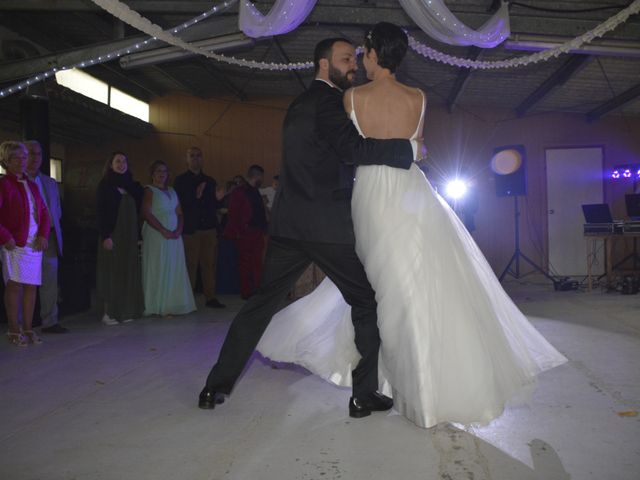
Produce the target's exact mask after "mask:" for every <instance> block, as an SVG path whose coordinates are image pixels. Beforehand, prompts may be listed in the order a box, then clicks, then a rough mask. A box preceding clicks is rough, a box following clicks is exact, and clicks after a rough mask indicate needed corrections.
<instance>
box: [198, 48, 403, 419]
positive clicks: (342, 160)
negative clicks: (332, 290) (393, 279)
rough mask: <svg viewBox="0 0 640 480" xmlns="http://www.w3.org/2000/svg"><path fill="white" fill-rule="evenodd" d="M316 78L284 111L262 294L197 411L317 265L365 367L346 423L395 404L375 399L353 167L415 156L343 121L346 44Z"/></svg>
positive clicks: (229, 382)
mask: <svg viewBox="0 0 640 480" xmlns="http://www.w3.org/2000/svg"><path fill="white" fill-rule="evenodd" d="M314 64H315V69H316V79H315V80H314V81H313V83H312V84H311V86H310V87H309V89H308V90H307V91H306V92H304V93H303V94H301V95H300V96H299V97H298V98H296V99H295V100H294V101H293V103H292V104H291V106H290V107H289V109H288V111H287V115H286V117H285V120H284V127H283V163H282V169H281V170H280V185H279V187H278V191H277V193H276V197H275V201H274V206H273V211H272V217H271V225H270V241H269V246H268V248H267V254H266V259H265V264H264V269H263V277H262V282H261V285H260V289H259V290H258V292H257V294H256V295H254V296H253V297H251V299H250V300H249V301H248V302H247V303H246V304H245V305H244V307H243V308H242V309H241V310H240V312H239V313H238V315H237V316H236V317H235V319H234V320H233V323H232V324H231V327H230V329H229V332H228V333H227V338H226V339H225V342H224V345H223V346H222V350H221V352H220V356H219V357H218V362H217V363H216V364H215V365H214V367H213V368H212V369H211V372H210V373H209V376H208V378H207V383H206V386H205V388H204V389H203V390H202V392H201V393H200V398H199V404H198V405H199V407H200V408H205V409H211V408H214V407H215V405H216V404H218V403H222V402H223V401H224V395H225V394H226V395H228V394H229V393H230V392H231V389H232V388H233V385H234V383H235V382H236V380H237V379H238V377H239V376H240V374H241V373H242V370H243V369H244V367H245V365H246V363H247V361H248V359H249V357H250V356H251V354H252V352H253V351H254V349H255V347H256V345H257V344H258V341H259V340H260V337H261V336H262V334H263V333H264V331H265V329H266V328H267V325H268V324H269V322H270V321H271V317H272V316H273V315H274V314H275V313H276V312H277V311H278V310H279V309H280V308H281V307H282V304H283V301H284V299H285V297H286V295H287V293H288V292H289V291H290V290H291V288H292V287H293V285H294V283H295V282H296V280H297V279H298V278H299V277H300V275H301V274H302V273H303V272H304V270H305V269H306V268H307V267H308V266H309V265H310V264H311V262H314V263H316V265H318V266H319V267H320V268H321V269H322V271H323V272H324V273H326V274H327V276H328V277H329V278H330V279H331V280H332V281H333V283H334V284H335V285H336V286H337V287H338V289H339V290H340V292H342V295H343V297H344V299H345V300H346V302H347V303H348V304H349V305H351V307H352V310H351V312H352V313H351V315H352V321H353V325H354V327H355V343H356V347H357V349H358V352H359V353H360V355H361V357H362V358H361V360H360V362H359V363H358V365H357V366H356V368H355V369H354V370H353V372H352V380H353V396H352V397H351V399H350V401H349V414H350V415H351V416H352V417H364V416H367V415H370V414H371V411H381V410H388V409H390V408H391V407H392V405H393V402H392V401H391V399H390V398H388V397H385V396H384V395H381V394H380V393H378V392H377V390H378V350H379V347H380V336H379V332H378V326H377V315H376V306H377V305H376V301H375V294H374V291H373V289H372V288H371V285H370V284H369V281H368V280H367V276H366V274H365V271H364V267H363V266H362V263H361V262H360V260H359V259H358V257H357V255H356V252H355V238H354V232H353V223H352V220H351V187H352V184H353V177H354V171H353V168H354V167H353V166H354V165H367V164H375V165H389V166H391V167H397V168H404V169H408V168H409V167H410V166H411V163H412V162H413V160H414V157H415V148H414V147H415V145H412V144H411V142H410V141H409V140H374V139H364V138H362V137H361V136H360V135H359V134H358V132H357V130H356V128H355V127H354V125H353V124H352V123H351V121H350V120H349V118H348V117H347V114H346V113H345V110H344V107H343V103H342V94H343V90H344V89H347V88H349V87H350V86H351V82H352V80H353V77H354V76H355V71H356V69H357V65H356V54H355V49H354V47H353V45H352V44H351V43H350V42H349V40H346V39H342V38H332V39H326V40H323V41H321V42H320V43H318V45H317V46H316V49H315V53H314Z"/></svg>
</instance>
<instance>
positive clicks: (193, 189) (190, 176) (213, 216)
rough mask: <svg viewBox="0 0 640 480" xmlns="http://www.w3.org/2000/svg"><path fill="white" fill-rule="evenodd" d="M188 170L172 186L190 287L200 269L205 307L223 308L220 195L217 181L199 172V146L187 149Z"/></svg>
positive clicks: (192, 286) (193, 286) (194, 285)
mask: <svg viewBox="0 0 640 480" xmlns="http://www.w3.org/2000/svg"><path fill="white" fill-rule="evenodd" d="M187 168H188V170H187V171H186V172H184V173H183V174H181V175H178V176H177V177H176V181H175V183H174V187H175V189H176V192H177V193H178V198H179V200H180V205H181V206H182V212H183V215H184V227H183V229H182V239H183V240H184V252H185V256H186V259H187V270H188V271H189V279H190V281H191V288H192V289H195V287H196V279H197V273H198V267H200V277H201V279H202V289H203V292H204V296H205V301H206V305H207V307H211V308H224V307H225V305H223V304H222V303H220V302H219V301H218V299H217V298H216V258H217V256H218V215H217V210H218V208H220V207H221V206H222V205H221V202H220V201H221V200H222V192H220V191H219V190H218V189H217V188H216V181H215V180H214V179H213V178H211V177H210V176H208V175H205V174H204V173H203V172H202V150H200V149H199V148H198V147H191V148H189V149H188V150H187ZM219 192H220V193H219Z"/></svg>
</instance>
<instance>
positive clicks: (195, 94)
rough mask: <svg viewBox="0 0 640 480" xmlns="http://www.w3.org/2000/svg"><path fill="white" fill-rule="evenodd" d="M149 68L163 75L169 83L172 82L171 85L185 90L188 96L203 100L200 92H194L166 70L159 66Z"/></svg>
mask: <svg viewBox="0 0 640 480" xmlns="http://www.w3.org/2000/svg"><path fill="white" fill-rule="evenodd" d="M149 68H152V69H153V70H155V71H157V72H160V73H161V74H163V75H164V76H165V77H167V78H168V79H169V80H171V82H173V84H174V85H175V86H176V87H178V88H179V89H181V90H185V91H186V92H187V93H189V94H190V95H193V96H194V97H198V98H203V95H202V92H196V91H195V90H194V89H193V88H191V87H190V86H189V85H187V84H186V83H184V82H183V81H182V80H180V79H179V78H178V77H176V76H175V75H173V74H172V73H169V72H168V71H167V69H166V68H164V67H161V66H159V65H150V66H149Z"/></svg>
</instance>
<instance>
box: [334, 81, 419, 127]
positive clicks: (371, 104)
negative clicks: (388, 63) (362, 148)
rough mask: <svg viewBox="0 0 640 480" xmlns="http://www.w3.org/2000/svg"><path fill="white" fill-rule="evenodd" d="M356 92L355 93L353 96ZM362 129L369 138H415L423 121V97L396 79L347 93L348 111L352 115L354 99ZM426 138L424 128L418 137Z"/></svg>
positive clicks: (345, 105) (345, 96)
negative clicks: (414, 135) (423, 136)
mask: <svg viewBox="0 0 640 480" xmlns="http://www.w3.org/2000/svg"><path fill="white" fill-rule="evenodd" d="M352 91H353V92H352ZM352 95H353V106H354V108H355V111H356V115H357V118H358V125H360V129H361V130H362V133H363V134H364V135H365V136H366V137H371V138H379V139H388V138H407V139H408V138H411V137H412V136H413V134H414V133H416V128H417V127H418V122H420V120H421V118H422V106H423V103H422V99H423V94H422V93H421V92H420V90H418V89H416V88H411V87H407V86H406V85H404V84H402V83H400V82H398V81H397V80H396V79H395V78H394V77H387V78H384V79H380V80H375V81H373V82H370V83H368V84H366V85H363V86H362V87H357V88H355V89H351V90H349V91H347V92H346V93H345V95H344V107H345V110H346V111H347V113H349V114H351V96H352ZM421 135H422V125H420V128H419V129H418V136H421Z"/></svg>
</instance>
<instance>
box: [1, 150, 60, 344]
mask: <svg viewBox="0 0 640 480" xmlns="http://www.w3.org/2000/svg"><path fill="white" fill-rule="evenodd" d="M27 156H28V153H27V149H26V147H25V146H24V145H23V144H22V143H20V142H11V141H9V142H4V143H2V144H1V145H0V164H2V166H3V167H4V168H5V170H6V171H7V174H6V175H5V176H4V177H2V178H0V245H2V249H1V250H0V258H2V277H3V279H4V283H5V291H4V304H5V308H6V310H7V319H8V321H9V331H8V332H7V338H8V340H9V343H11V344H13V345H16V346H18V347H25V346H27V345H28V344H29V343H42V341H41V340H40V339H39V338H38V336H37V335H36V334H35V332H34V331H33V329H32V322H33V310H34V308H35V302H36V290H37V286H38V285H40V284H41V279H42V252H43V251H44V250H46V249H47V239H48V238H49V230H50V228H51V225H50V223H49V214H48V213H47V207H46V206H45V204H44V202H43V201H42V197H41V196H40V191H39V190H38V186H37V185H36V184H35V183H34V182H32V181H31V180H29V179H28V177H27V175H26V173H25V171H26V168H27ZM21 303H22V331H21V330H20V326H19V318H20V307H21V305H20V304H21Z"/></svg>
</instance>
